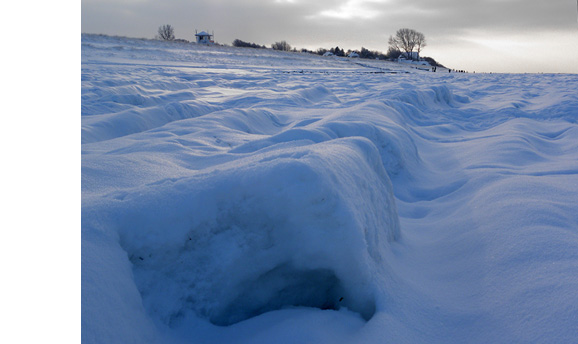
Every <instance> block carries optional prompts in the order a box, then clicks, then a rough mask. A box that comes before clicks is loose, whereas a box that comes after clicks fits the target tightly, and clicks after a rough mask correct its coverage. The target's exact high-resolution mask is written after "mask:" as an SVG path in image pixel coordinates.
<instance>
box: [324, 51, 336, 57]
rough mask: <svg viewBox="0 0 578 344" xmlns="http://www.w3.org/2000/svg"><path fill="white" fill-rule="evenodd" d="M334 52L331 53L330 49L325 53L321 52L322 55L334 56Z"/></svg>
mask: <svg viewBox="0 0 578 344" xmlns="http://www.w3.org/2000/svg"><path fill="white" fill-rule="evenodd" d="M334 55H335V54H334V53H332V52H331V51H328V52H326V53H325V54H323V56H334Z"/></svg>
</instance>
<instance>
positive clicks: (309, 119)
mask: <svg viewBox="0 0 578 344" xmlns="http://www.w3.org/2000/svg"><path fill="white" fill-rule="evenodd" d="M577 89H578V76H577V75H504V74H492V75H482V74H454V73H448V72H447V70H445V72H440V69H438V72H437V73H432V72H426V71H420V70H416V69H413V68H411V67H409V66H404V65H400V64H396V63H391V62H384V61H370V60H359V59H355V60H351V59H347V58H332V57H321V56H316V55H310V54H304V53H284V52H277V51H271V50H262V49H250V48H234V47H218V46H212V47H206V46H196V45H191V44H182V43H166V42H159V41H149V40H138V39H128V38H119V37H106V36H96V35H82V339H83V342H85V343H171V342H174V343H261V342H262V343H464V342H467V343H513V342H523V343H531V342H536V343H546V342H551V343H571V342H573V341H575V339H576V333H578V199H577V196H576V195H577V193H578V125H577V121H578V93H577V92H576V90H577Z"/></svg>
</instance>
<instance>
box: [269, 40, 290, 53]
mask: <svg viewBox="0 0 578 344" xmlns="http://www.w3.org/2000/svg"><path fill="white" fill-rule="evenodd" d="M271 48H273V50H282V51H290V50H291V45H290V44H289V43H287V42H285V41H281V42H275V43H273V44H271Z"/></svg>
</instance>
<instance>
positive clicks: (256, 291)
mask: <svg viewBox="0 0 578 344" xmlns="http://www.w3.org/2000/svg"><path fill="white" fill-rule="evenodd" d="M240 287H241V291H240V293H239V295H238V296H237V297H236V298H235V299H234V300H233V301H232V302H231V303H230V304H229V305H227V306H226V307H224V308H222V309H221V311H219V312H212V314H211V315H210V316H209V320H210V321H211V323H213V324H215V325H219V326H227V325H232V324H235V323H238V322H240V321H243V320H247V319H249V318H252V317H255V316H258V315H260V314H263V313H266V312H269V311H274V310H279V309H284V308H290V307H314V308H319V309H333V310H338V309H339V308H340V307H341V305H342V304H343V302H340V301H342V300H343V292H344V290H343V287H342V285H341V282H340V281H339V279H338V278H337V276H335V273H334V272H333V271H331V270H329V269H315V270H298V269H296V268H294V267H292V266H291V265H289V264H283V265H280V266H277V267H276V268H274V269H272V270H270V271H268V272H266V273H264V274H262V275H261V276H259V277H258V278H257V279H255V280H253V281H247V282H245V283H243V284H242V285H241V286H240ZM371 315H373V314H371ZM371 315H370V316H369V318H371ZM366 320H368V319H366Z"/></svg>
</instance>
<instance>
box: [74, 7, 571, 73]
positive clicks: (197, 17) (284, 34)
mask: <svg viewBox="0 0 578 344" xmlns="http://www.w3.org/2000/svg"><path fill="white" fill-rule="evenodd" d="M81 8H82V10H81V12H82V17H81V26H82V32H83V33H102V34H108V35H119V36H129V37H138V38H154V37H155V35H156V34H157V30H158V27H159V26H161V25H163V24H170V25H172V26H173V27H174V28H175V35H176V37H177V38H183V39H187V40H189V41H190V40H193V38H194V34H195V30H199V31H201V30H209V31H211V32H213V31H214V33H215V40H216V41H217V42H219V43H224V44H231V43H232V42H233V40H234V39H236V38H238V39H241V40H244V41H248V42H253V43H257V44H261V45H267V46H270V45H271V43H274V42H276V41H281V40H285V41H287V42H288V43H289V44H291V46H293V47H296V48H307V49H311V50H315V49H317V48H320V47H323V48H331V47H335V46H339V47H340V48H344V49H345V50H347V49H352V50H355V49H360V48H361V47H365V48H367V49H370V50H379V51H382V52H386V51H387V48H388V44H387V39H388V37H389V36H390V35H392V34H394V33H395V31H396V30H397V29H399V28H405V27H407V28H412V29H415V30H417V31H420V32H422V33H423V34H424V35H425V37H426V40H427V43H428V46H427V47H426V48H425V49H424V50H423V52H422V55H425V56H431V57H433V58H435V59H436V60H437V61H438V62H440V63H443V64H444V65H446V66H447V67H451V68H455V69H465V70H468V71H470V72H473V71H477V72H566V73H568V72H569V73H578V20H577V15H578V10H577V2H576V0H477V1H473V0H472V1H470V0H315V1H312V0H310V1H306V0H82V7H81Z"/></svg>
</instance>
